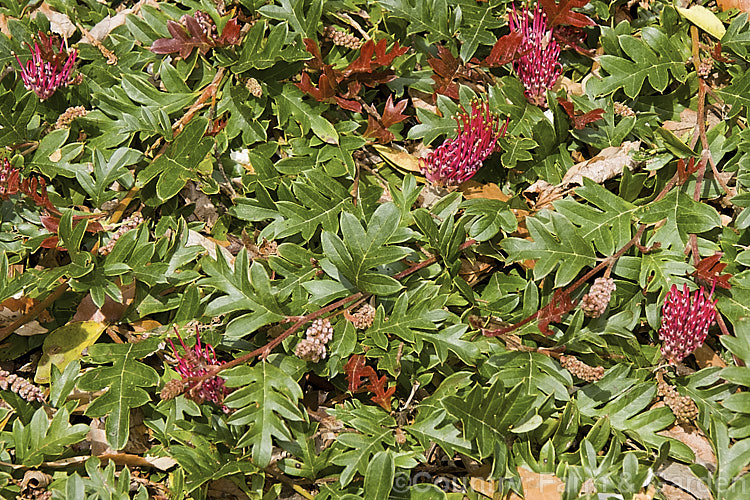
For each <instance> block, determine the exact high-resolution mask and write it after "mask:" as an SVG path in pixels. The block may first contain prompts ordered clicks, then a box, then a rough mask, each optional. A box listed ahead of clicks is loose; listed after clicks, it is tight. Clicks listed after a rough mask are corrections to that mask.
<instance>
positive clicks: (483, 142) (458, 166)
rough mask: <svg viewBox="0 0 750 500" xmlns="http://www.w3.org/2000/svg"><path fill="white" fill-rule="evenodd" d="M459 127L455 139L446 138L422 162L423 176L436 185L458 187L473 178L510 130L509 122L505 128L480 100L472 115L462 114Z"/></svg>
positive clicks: (457, 122)
mask: <svg viewBox="0 0 750 500" xmlns="http://www.w3.org/2000/svg"><path fill="white" fill-rule="evenodd" d="M456 124H457V129H456V130H457V137H456V138H455V139H446V140H445V141H444V142H443V144H441V145H440V146H439V147H438V148H437V149H435V150H434V151H432V152H431V153H430V154H429V155H428V156H427V159H422V158H420V160H419V168H420V170H421V172H422V175H424V176H425V178H427V180H428V181H430V182H432V183H433V184H437V185H440V186H450V185H458V184H461V183H462V182H464V181H467V180H469V179H471V178H472V177H473V176H474V174H476V173H477V170H479V168H480V167H481V166H482V163H483V162H484V160H486V159H487V157H488V156H489V155H490V154H492V152H493V151H494V150H495V145H496V144H497V140H498V139H499V138H500V137H503V136H504V135H505V132H506V131H507V129H508V120H506V121H505V123H504V124H503V125H501V124H500V119H499V118H498V117H497V115H495V114H494V113H492V112H491V111H490V105H489V104H488V103H487V102H482V103H480V102H477V101H475V102H473V103H472V104H471V115H469V114H468V113H466V111H462V112H461V113H459V114H458V115H457V116H456Z"/></svg>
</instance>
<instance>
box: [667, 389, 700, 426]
mask: <svg viewBox="0 0 750 500" xmlns="http://www.w3.org/2000/svg"><path fill="white" fill-rule="evenodd" d="M657 393H658V394H659V396H661V397H662V398H664V404H666V405H667V406H669V408H670V409H671V410H672V413H674V415H675V417H677V420H678V421H680V422H690V421H691V420H695V419H696V418H698V416H699V415H700V411H699V410H698V406H697V405H696V404H695V401H693V400H692V398H691V397H690V396H680V393H679V392H677V389H675V388H674V387H673V386H671V385H669V384H668V383H666V382H664V381H661V382H659V385H658V386H657Z"/></svg>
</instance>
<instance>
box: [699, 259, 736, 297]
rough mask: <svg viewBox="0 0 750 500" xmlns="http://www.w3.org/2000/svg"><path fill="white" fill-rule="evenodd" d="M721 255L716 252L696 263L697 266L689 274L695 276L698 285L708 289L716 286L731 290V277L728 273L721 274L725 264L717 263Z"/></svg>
mask: <svg viewBox="0 0 750 500" xmlns="http://www.w3.org/2000/svg"><path fill="white" fill-rule="evenodd" d="M723 255H724V254H723V253H721V252H716V253H715V254H713V255H711V256H710V257H704V258H703V259H701V260H700V261H699V262H698V265H696V266H695V271H694V272H693V273H691V274H692V275H693V276H695V279H696V280H697V281H698V283H699V284H701V285H703V286H705V287H710V286H713V285H714V284H716V286H720V287H721V288H726V289H730V288H732V285H730V284H729V278H731V277H732V275H731V274H729V273H727V274H721V272H722V271H723V270H724V268H725V267H727V264H725V263H724V262H719V261H720V260H721V257H722V256H723Z"/></svg>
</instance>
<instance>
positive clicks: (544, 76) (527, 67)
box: [508, 4, 562, 108]
mask: <svg viewBox="0 0 750 500" xmlns="http://www.w3.org/2000/svg"><path fill="white" fill-rule="evenodd" d="M508 24H509V25H510V29H511V31H520V32H521V33H522V34H523V42H522V43H521V48H520V52H521V54H523V55H522V56H521V57H520V58H518V59H517V60H516V61H515V62H514V63H513V69H514V70H515V72H516V74H517V75H518V79H519V80H521V83H523V86H524V88H525V89H526V90H525V94H526V98H527V99H528V100H529V102H531V103H532V104H535V105H537V106H541V107H545V108H546V107H547V95H546V93H547V89H549V88H552V87H553V86H554V85H555V83H556V82H557V79H558V78H559V77H560V75H561V74H562V65H561V64H560V61H559V59H560V46H559V45H557V42H556V41H555V39H554V37H553V34H552V29H551V28H550V29H547V15H546V14H545V13H544V11H543V10H542V7H541V6H540V5H538V4H537V7H536V10H534V17H533V20H532V21H531V23H529V7H528V5H524V7H523V10H522V11H521V14H520V15H519V14H518V12H517V11H516V7H515V5H514V6H513V13H512V14H511V15H510V16H508Z"/></svg>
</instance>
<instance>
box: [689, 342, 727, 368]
mask: <svg viewBox="0 0 750 500" xmlns="http://www.w3.org/2000/svg"><path fill="white" fill-rule="evenodd" d="M693 355H694V356H695V361H696V363H698V366H699V367H700V368H705V367H707V366H718V367H720V368H724V367H726V366H727V364H726V363H725V362H724V360H723V359H721V358H720V357H719V355H718V354H716V352H715V351H714V350H713V349H711V348H710V347H708V346H707V345H706V344H703V345H702V346H700V347H699V348H698V349H696V350H695V351H693Z"/></svg>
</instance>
